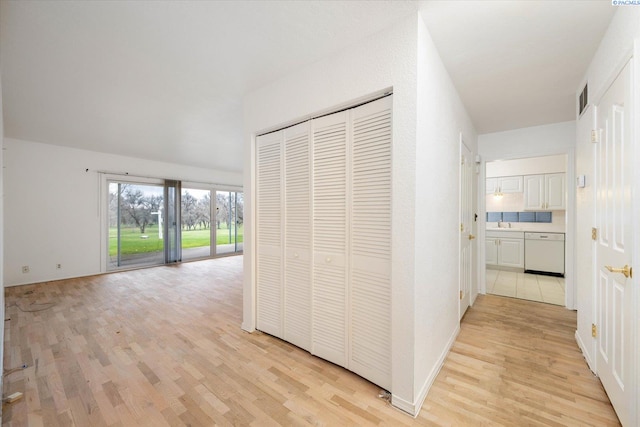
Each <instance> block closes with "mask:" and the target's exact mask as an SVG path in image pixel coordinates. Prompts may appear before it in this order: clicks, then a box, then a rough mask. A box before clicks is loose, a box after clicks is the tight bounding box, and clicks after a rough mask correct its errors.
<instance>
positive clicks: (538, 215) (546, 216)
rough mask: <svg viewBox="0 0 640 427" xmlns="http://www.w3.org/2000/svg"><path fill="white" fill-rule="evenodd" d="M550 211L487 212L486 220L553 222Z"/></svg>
mask: <svg viewBox="0 0 640 427" xmlns="http://www.w3.org/2000/svg"><path fill="white" fill-rule="evenodd" d="M551 214H552V213H551V212H487V222H500V221H502V222H546V223H550V222H553V221H552V218H553V216H552V215H551Z"/></svg>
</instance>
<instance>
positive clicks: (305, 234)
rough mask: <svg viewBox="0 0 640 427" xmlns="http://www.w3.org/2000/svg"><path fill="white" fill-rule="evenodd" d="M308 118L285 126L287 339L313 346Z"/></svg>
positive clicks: (285, 310) (285, 324)
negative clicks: (296, 123)
mask: <svg viewBox="0 0 640 427" xmlns="http://www.w3.org/2000/svg"><path fill="white" fill-rule="evenodd" d="M309 129H310V124H309V122H305V123H301V124H299V125H296V126H293V127H290V128H287V129H285V130H284V199H285V203H284V206H285V211H284V212H285V220H284V245H285V250H284V253H285V261H284V339H285V340H287V341H289V342H291V343H293V344H295V345H297V346H298V347H301V348H303V349H305V350H308V351H310V350H311V270H312V268H311V267H312V264H311V158H310V157H311V147H310V135H309Z"/></svg>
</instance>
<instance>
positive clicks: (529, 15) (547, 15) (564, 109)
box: [420, 0, 619, 134]
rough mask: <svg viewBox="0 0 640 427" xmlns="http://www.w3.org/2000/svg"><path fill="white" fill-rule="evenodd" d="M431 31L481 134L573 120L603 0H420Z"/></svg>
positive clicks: (603, 14)
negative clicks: (577, 95)
mask: <svg viewBox="0 0 640 427" xmlns="http://www.w3.org/2000/svg"><path fill="white" fill-rule="evenodd" d="M420 9H421V11H422V12H423V13H422V16H423V17H424V20H425V22H426V23H427V26H428V27H429V31H430V33H431V36H432V38H433V40H434V43H435V44H436V46H437V47H438V50H439V52H440V56H441V57H442V60H443V62H444V63H445V66H446V67H447V69H448V71H449V74H450V75H451V77H452V79H453V81H454V82H455V85H456V87H457V89H458V91H459V92H460V94H461V97H462V100H463V102H464V104H465V106H466V108H467V111H468V112H469V115H470V116H471V118H472V119H473V122H474V124H475V126H476V130H477V131H478V133H479V134H483V133H489V132H497V131H504V130H509V129H517V128H522V127H528V126H536V125H541V124H548V123H557V122H562V121H568V120H574V119H575V111H576V89H577V88H578V86H579V85H580V84H581V83H582V79H583V78H584V75H585V72H586V70H587V67H588V65H589V62H590V61H591V58H592V57H593V54H594V53H595V51H596V49H597V47H598V45H599V43H600V40H601V39H602V37H603V35H604V33H605V30H606V28H607V27H608V25H609V22H610V21H611V18H612V17H613V14H614V12H615V11H616V10H619V8H616V7H612V6H611V1H609V0H603V1H600V0H588V1H426V2H421V4H420Z"/></svg>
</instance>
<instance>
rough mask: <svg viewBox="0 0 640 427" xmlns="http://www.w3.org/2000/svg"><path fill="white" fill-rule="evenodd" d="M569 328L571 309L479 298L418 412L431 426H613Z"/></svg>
mask: <svg viewBox="0 0 640 427" xmlns="http://www.w3.org/2000/svg"><path fill="white" fill-rule="evenodd" d="M575 330H576V312H575V311H570V310H567V309H565V308H563V307H558V306H554V305H550V304H544V303H538V302H531V301H526V300H522V299H516V298H505V297H500V296H494V295H479V296H478V299H477V300H476V302H475V304H474V306H473V307H472V308H470V309H469V310H468V311H467V313H466V314H465V316H464V318H463V319H462V325H461V331H460V334H459V335H458V338H457V340H456V342H455V344H454V345H453V348H452V349H451V352H450V353H449V355H448V357H447V360H446V361H445V364H444V366H443V368H442V370H441V371H440V374H439V375H438V378H437V379H436V381H435V383H434V385H433V387H432V389H431V391H430V393H429V395H428V396H427V400H426V401H425V405H424V407H423V408H422V412H421V413H420V415H421V416H425V418H427V419H429V420H432V421H435V422H436V423H437V424H438V425H492V426H494V425H505V426H513V425H554V426H568V425H571V426H575V425H580V426H616V425H620V424H619V422H618V419H617V417H616V415H615V413H614V411H613V408H612V406H611V404H610V403H609V399H608V398H607V396H606V394H605V392H604V389H603V388H602V385H601V384H600V381H599V380H598V378H596V377H595V376H594V375H593V374H592V372H591V371H590V370H589V368H588V367H587V364H586V362H585V360H584V358H583V357H582V354H581V352H580V350H579V349H578V346H577V344H576V342H575V339H574V333H575Z"/></svg>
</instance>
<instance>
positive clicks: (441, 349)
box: [414, 19, 484, 405]
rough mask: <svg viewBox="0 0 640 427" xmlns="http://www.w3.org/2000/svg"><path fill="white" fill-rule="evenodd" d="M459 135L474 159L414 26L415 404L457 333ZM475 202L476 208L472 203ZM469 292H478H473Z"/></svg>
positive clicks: (426, 40)
mask: <svg viewBox="0 0 640 427" xmlns="http://www.w3.org/2000/svg"><path fill="white" fill-rule="evenodd" d="M461 132H462V137H463V140H464V141H465V143H466V144H467V146H468V148H469V149H470V150H471V151H472V152H474V153H476V152H477V136H476V132H475V129H474V127H473V125H472V123H471V120H470V118H469V116H468V115H467V112H466V110H465V108H464V106H463V104H462V101H461V100H460V97H459V96H458V93H457V91H456V89H455V87H454V85H453V83H452V81H451V78H450V77H449V74H448V73H447V71H446V69H445V67H444V65H443V64H442V61H441V59H440V55H439V53H438V51H437V49H436V47H435V45H434V44H433V41H432V39H431V36H430V34H429V31H428V29H427V27H426V26H425V24H424V23H423V21H422V19H420V22H419V25H418V110H417V136H416V137H417V141H416V160H415V162H416V188H415V200H416V202H415V209H416V213H415V221H416V223H415V248H416V250H415V271H416V273H415V278H416V285H415V286H416V289H415V300H414V304H415V308H414V310H415V312H416V316H415V319H416V320H415V340H416V341H415V360H416V368H415V389H414V393H415V395H416V399H417V403H418V405H421V404H422V401H423V399H424V398H425V396H426V393H427V391H428V388H429V387H430V385H431V383H432V382H433V381H434V380H435V377H436V375H437V373H438V369H439V368H440V366H441V363H442V362H443V360H444V358H445V357H446V354H447V351H448V349H449V347H450V346H451V345H452V344H453V341H454V340H455V337H456V336H457V333H458V330H459V318H458V305H459V293H458V292H459V277H458V274H457V273H454V272H457V271H458V270H459V262H460V261H459V259H460V250H459V246H458V241H459V234H460V232H459V221H460V220H459V218H460V216H459V210H460V207H459V197H458V194H459V188H460V148H459V147H460V143H459V141H460V133H461ZM474 185H476V183H475V182H474ZM483 194H484V193H483ZM473 203H474V206H475V203H476V200H474V202H473ZM472 234H475V231H472ZM475 242H477V240H476V241H475ZM476 247H477V244H476ZM475 277H476V276H474V278H475ZM472 289H473V291H474V292H475V291H477V287H476V286H473V287H472ZM473 298H475V295H474V296H473Z"/></svg>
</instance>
